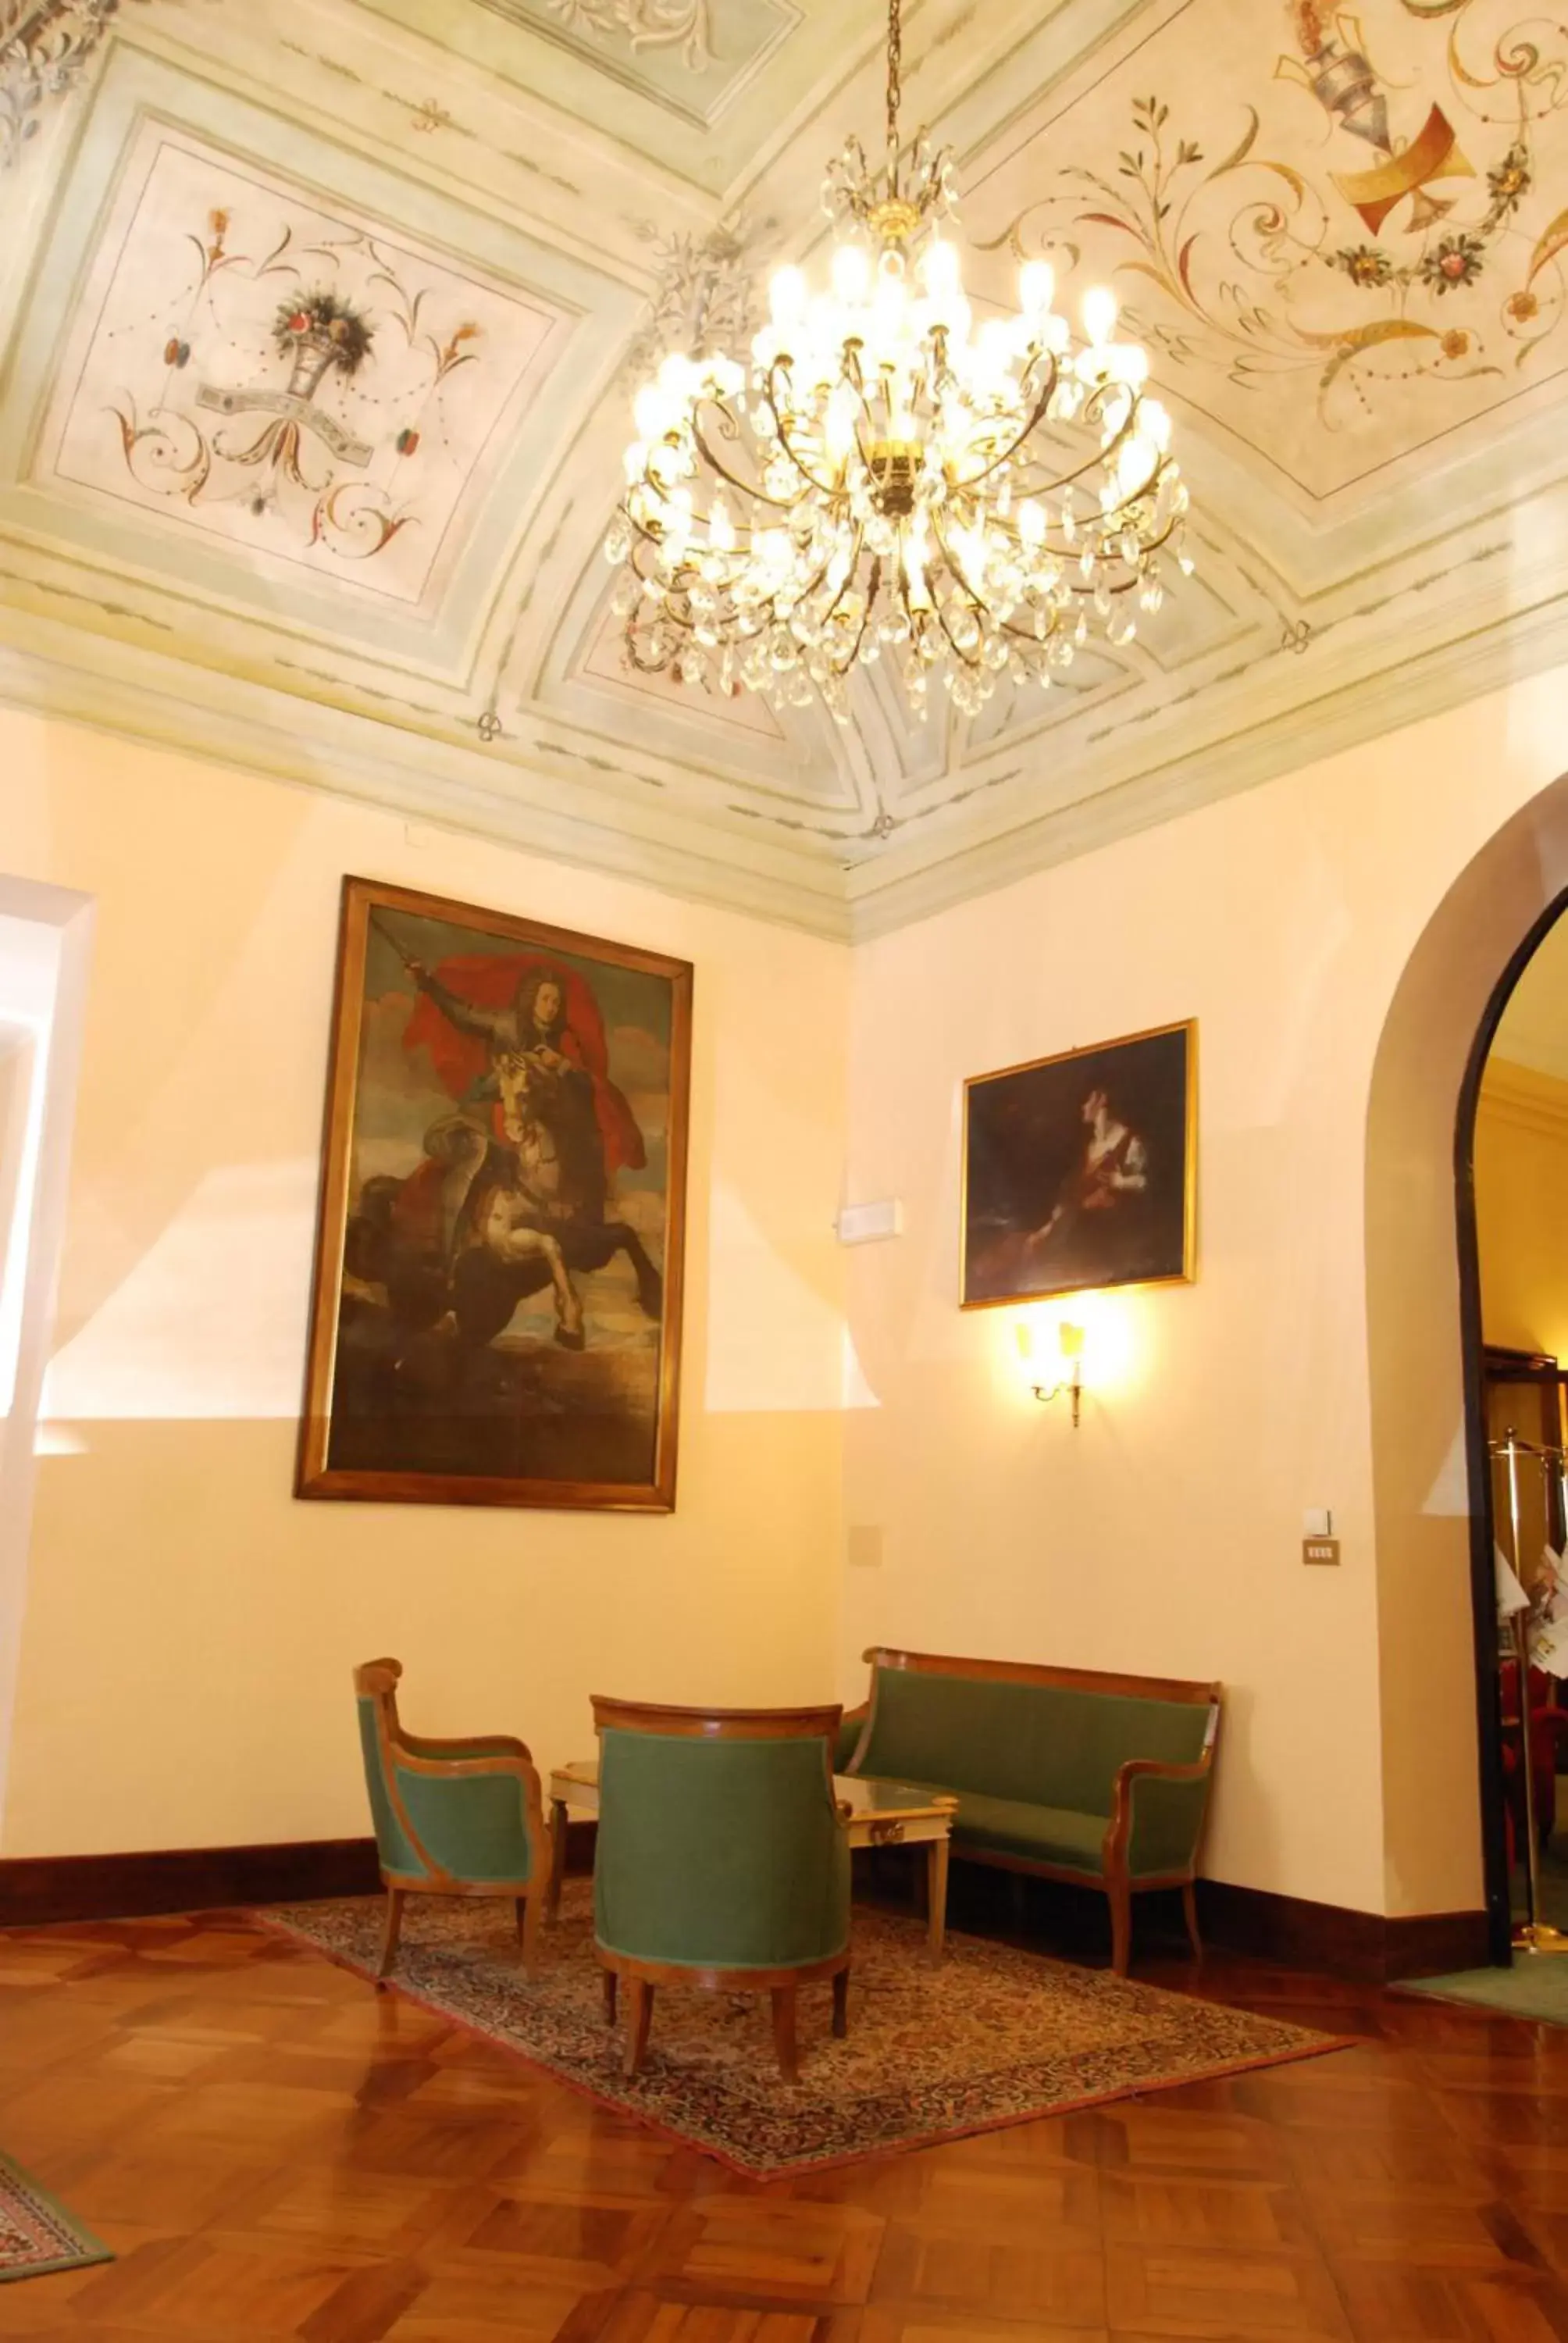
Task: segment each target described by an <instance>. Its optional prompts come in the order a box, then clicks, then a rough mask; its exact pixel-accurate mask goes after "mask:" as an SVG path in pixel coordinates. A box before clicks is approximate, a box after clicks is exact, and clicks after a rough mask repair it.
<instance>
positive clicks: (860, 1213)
mask: <svg viewBox="0 0 1568 2343" xmlns="http://www.w3.org/2000/svg"><path fill="white" fill-rule="evenodd" d="M903 1233H904V1208H903V1206H902V1204H900V1202H899V1201H898V1198H897V1197H896V1196H890V1197H888V1198H887V1199H886V1201H885V1202H882V1203H879V1204H846V1205H845V1207H844V1209H843V1211H842V1212H840V1213H839V1243H840V1244H847V1245H853V1244H879V1243H880V1242H881V1241H882V1239H883V1238H884V1237H901V1236H902V1235H903Z"/></svg>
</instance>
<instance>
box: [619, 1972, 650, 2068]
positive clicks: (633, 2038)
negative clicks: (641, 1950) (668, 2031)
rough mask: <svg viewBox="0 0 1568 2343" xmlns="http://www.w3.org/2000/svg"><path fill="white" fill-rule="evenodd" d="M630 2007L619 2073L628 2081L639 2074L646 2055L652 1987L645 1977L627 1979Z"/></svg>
mask: <svg viewBox="0 0 1568 2343" xmlns="http://www.w3.org/2000/svg"><path fill="white" fill-rule="evenodd" d="M627 1983H628V1986H630V1988H631V2007H630V2008H629V2009H628V2012H627V2017H626V2055H625V2056H624V2057H623V2058H622V2060H621V2073H622V2074H623V2075H625V2076H626V2077H628V2080H629V2079H630V2077H632V2076H634V2075H636V2074H638V2073H639V2072H640V2070H641V2067H642V2062H643V2059H644V2058H645V2057H646V2056H647V2055H648V2027H649V2026H651V2025H652V2024H653V1987H652V1986H650V1985H649V1984H648V1979H647V1978H646V1977H639V1976H634V1977H628V1979H627Z"/></svg>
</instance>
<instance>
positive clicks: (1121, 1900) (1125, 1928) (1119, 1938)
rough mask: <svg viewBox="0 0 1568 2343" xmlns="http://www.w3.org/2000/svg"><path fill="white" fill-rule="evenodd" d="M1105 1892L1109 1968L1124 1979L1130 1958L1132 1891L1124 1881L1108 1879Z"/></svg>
mask: <svg viewBox="0 0 1568 2343" xmlns="http://www.w3.org/2000/svg"><path fill="white" fill-rule="evenodd" d="M1105 1892H1106V1895H1107V1896H1109V1897H1110V1899H1111V1967H1112V1969H1113V1970H1114V1971H1115V1973H1116V1975H1117V1976H1120V1977H1124V1976H1126V1975H1127V1970H1128V1965H1129V1963H1130V1962H1131V1957H1132V1890H1131V1886H1130V1885H1129V1884H1128V1882H1127V1881H1126V1880H1125V1879H1110V1880H1107V1882H1106V1885H1105Z"/></svg>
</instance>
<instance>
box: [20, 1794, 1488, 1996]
mask: <svg viewBox="0 0 1568 2343" xmlns="http://www.w3.org/2000/svg"><path fill="white" fill-rule="evenodd" d="M594 1835H595V1825H594V1824H593V1823H591V1822H577V1823H573V1824H571V1825H569V1830H568V1844H567V1868H568V1871H571V1872H587V1871H590V1870H591V1869H592V1868H593V1847H594ZM972 1868H973V1866H971V1865H963V1864H962V1863H961V1859H960V1861H959V1862H955V1865H954V1871H955V1885H957V1878H956V1875H957V1874H958V1873H959V1872H960V1870H962V1871H972ZM379 1885H380V1875H379V1873H378V1872H377V1865H376V1842H375V1840H374V1839H369V1838H331V1839H299V1840H294V1841H286V1842H283V1843H281V1844H269V1845H261V1846H203V1847H161V1848H156V1849H153V1850H150V1851H148V1852H146V1853H140V1854H132V1855H26V1856H19V1857H12V1858H10V1859H9V1860H6V1861H3V1862H0V1926H5V1927H11V1928H25V1927H34V1928H36V1927H43V1926H47V1925H48V1924H50V1923H52V1922H55V1921H62V1920H128V1919H135V1918H137V1917H145V1916H147V1915H149V1914H153V1913H159V1912H202V1911H215V1910H218V1909H221V1908H225V1907H226V1906H232V1905H244V1904H307V1903H311V1902H314V1901H317V1899H319V1898H322V1897H327V1896H373V1895H374V1894H375V1893H376V1891H377V1887H378V1886H379ZM1055 1892H1056V1895H1057V1896H1058V1899H1059V1900H1060V1899H1061V1898H1062V1897H1063V1896H1069V1894H1070V1892H1069V1891H1062V1890H1058V1891H1055ZM1082 1900H1083V1901H1084V1902H1085V1904H1086V1905H1087V1904H1088V1903H1089V1902H1092V1904H1093V1905H1094V1906H1095V1910H1094V1913H1093V1917H1094V1919H1095V1920H1096V1921H1098V1919H1099V1917H1100V1912H1099V1905H1100V1900H1101V1899H1100V1898H1099V1897H1094V1898H1092V1899H1088V1898H1085V1899H1082ZM1151 1900H1152V1899H1151ZM1198 1905H1199V1912H1200V1915H1201V1923H1202V1928H1203V1934H1204V1936H1205V1938H1206V1940H1207V1941H1208V1942H1209V1943H1211V1944H1212V1945H1213V1946H1216V1947H1217V1948H1221V1949H1223V1950H1225V1951H1227V1952H1236V1953H1250V1954H1252V1955H1253V1956H1256V1957H1257V1958H1259V1959H1262V1960H1271V1961H1280V1962H1282V1963H1283V1964H1284V1965H1285V1966H1288V1967H1291V1968H1298V1969H1316V1970H1319V1971H1322V1972H1324V1973H1326V1974H1328V1975H1331V1976H1349V1977H1359V1978H1362V1979H1364V1980H1365V1981H1366V1982H1368V1983H1369V1984H1374V1985H1381V1984H1383V1983H1385V1982H1387V1981H1388V1980H1390V1979H1392V1978H1394V1977H1407V1976H1440V1975H1442V1973H1443V1972H1445V1971H1447V1970H1450V1969H1466V1968H1481V1967H1484V1966H1485V1965H1486V1963H1487V1960H1488V1957H1489V1953H1488V1944H1487V1932H1486V1915H1485V1914H1484V1912H1433V1913H1422V1914H1417V1915H1415V1916H1411V1917H1406V1918H1397V1919H1391V1918H1388V1917H1386V1916H1384V1915H1383V1914H1382V1913H1381V1912H1352V1911H1347V1910H1345V1909H1344V1908H1343V1907H1342V1906H1339V1905H1337V1904H1314V1903H1311V1902H1309V1901H1308V1900H1307V1899H1305V1898H1304V1897H1302V1896H1276V1895H1273V1894H1271V1892H1270V1891H1269V1890H1268V1889H1266V1888H1261V1887H1238V1886H1234V1885H1231V1883H1230V1882H1229V1881H1225V1880H1219V1879H1201V1880H1200V1881H1199V1883H1198ZM1147 1925H1148V1920H1147V1917H1146V1916H1144V1914H1143V1913H1142V1912H1141V1911H1139V1912H1136V1913H1135V1916H1134V1930H1135V1942H1136V1940H1137V1937H1138V1936H1141V1934H1142V1933H1143V1931H1144V1929H1145V1928H1146V1927H1147Z"/></svg>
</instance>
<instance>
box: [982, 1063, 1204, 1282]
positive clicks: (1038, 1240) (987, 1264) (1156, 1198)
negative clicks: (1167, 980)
mask: <svg viewBox="0 0 1568 2343" xmlns="http://www.w3.org/2000/svg"><path fill="white" fill-rule="evenodd" d="M963 1161H964V1177H963V1207H962V1238H961V1242H962V1263H961V1277H962V1295H961V1304H962V1307H963V1308H964V1309H965V1310H990V1309H998V1308H1000V1307H1001V1306H1002V1305H1003V1304H1004V1303H1008V1302H1044V1301H1049V1300H1050V1299H1051V1298H1052V1297H1053V1296H1057V1295H1060V1294H1064V1293H1082V1292H1095V1291H1098V1290H1100V1289H1101V1288H1103V1287H1107V1286H1117V1285H1170V1284H1184V1283H1190V1282H1191V1280H1192V1278H1193V1276H1194V1275H1195V1273H1196V1233H1197V1194H1198V1028H1197V1024H1196V1022H1195V1021H1191V1020H1190V1021H1188V1022H1186V1023H1184V1024H1180V1025H1164V1026H1161V1027H1159V1028H1158V1029H1157V1030H1156V1031H1152V1032H1148V1033H1132V1034H1129V1035H1127V1036H1126V1037H1125V1038H1124V1039H1123V1040H1121V1041H1107V1042H1105V1043H1103V1044H1101V1046H1099V1047H1098V1048H1095V1049H1089V1050H1070V1051H1066V1052H1064V1053H1063V1054H1062V1055H1061V1056H1060V1057H1055V1058H1037V1059H1035V1060H1034V1061H1032V1062H1031V1063H1030V1064H1029V1065H1025V1066H1008V1067H1005V1068H1003V1070H1002V1071H1000V1073H995V1074H976V1075H974V1076H972V1077H971V1079H970V1081H967V1082H966V1083H965V1084H964V1138H963Z"/></svg>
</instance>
